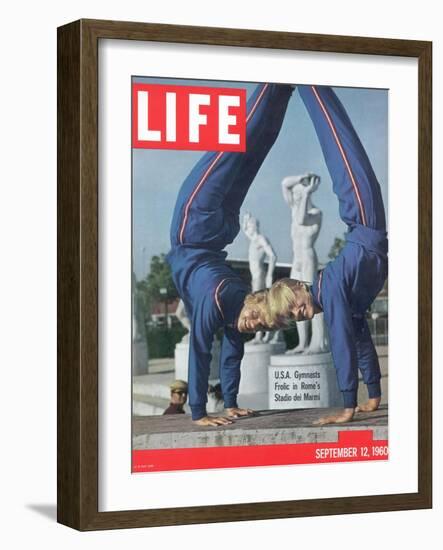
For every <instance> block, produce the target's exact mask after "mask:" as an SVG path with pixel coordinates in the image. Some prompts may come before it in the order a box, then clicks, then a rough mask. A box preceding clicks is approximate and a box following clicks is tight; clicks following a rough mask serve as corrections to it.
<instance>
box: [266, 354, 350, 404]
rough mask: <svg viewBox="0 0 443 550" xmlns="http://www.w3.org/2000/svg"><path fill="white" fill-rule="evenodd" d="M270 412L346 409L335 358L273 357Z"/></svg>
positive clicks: (269, 376) (329, 356) (319, 355)
mask: <svg viewBox="0 0 443 550" xmlns="http://www.w3.org/2000/svg"><path fill="white" fill-rule="evenodd" d="M268 381H269V400H268V407H269V408H270V409H308V408H320V407H322V408H323V407H342V406H343V399H342V395H341V393H340V391H339V389H338V386H337V376H336V371H335V368H334V364H333V362H332V356H331V354H330V353H329V352H327V353H316V354H312V355H303V354H295V355H273V356H272V357H271V361H270V366H269V368H268Z"/></svg>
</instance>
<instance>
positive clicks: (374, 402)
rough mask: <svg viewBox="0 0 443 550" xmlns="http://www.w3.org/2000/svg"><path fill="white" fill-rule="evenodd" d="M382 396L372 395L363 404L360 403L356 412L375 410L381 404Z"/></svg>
mask: <svg viewBox="0 0 443 550" xmlns="http://www.w3.org/2000/svg"><path fill="white" fill-rule="evenodd" d="M380 401H381V397H371V398H370V399H368V400H367V402H366V403H363V405H358V406H357V408H356V409H355V412H374V411H376V410H377V409H378V408H379V406H380Z"/></svg>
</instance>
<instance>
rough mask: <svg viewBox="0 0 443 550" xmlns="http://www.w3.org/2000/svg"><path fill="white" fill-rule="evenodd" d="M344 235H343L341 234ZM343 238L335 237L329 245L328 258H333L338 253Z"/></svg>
mask: <svg viewBox="0 0 443 550" xmlns="http://www.w3.org/2000/svg"><path fill="white" fill-rule="evenodd" d="M343 237H344V235H343ZM345 243H346V241H345V239H344V238H343V239H340V237H335V239H334V244H333V245H332V246H331V249H330V251H329V254H328V258H329V259H330V260H335V258H336V257H337V256H338V255H339V254H340V252H341V251H342V248H343V247H344V246H345Z"/></svg>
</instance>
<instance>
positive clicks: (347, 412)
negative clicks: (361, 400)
mask: <svg viewBox="0 0 443 550" xmlns="http://www.w3.org/2000/svg"><path fill="white" fill-rule="evenodd" d="M353 416H354V409H343V411H342V412H340V413H338V414H334V415H331V416H323V417H322V418H319V419H318V420H316V421H315V422H314V426H324V425H325V424H343V423H344V422H350V421H351V420H352V418H353Z"/></svg>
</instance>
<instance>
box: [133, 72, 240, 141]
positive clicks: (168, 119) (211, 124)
mask: <svg viewBox="0 0 443 550" xmlns="http://www.w3.org/2000/svg"><path fill="white" fill-rule="evenodd" d="M132 145H133V147H135V148H138V149H180V150H195V151H240V152H244V151H246V90H244V89H234V88H209V87H201V86H170V85H159V84H140V83H133V84H132Z"/></svg>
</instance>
